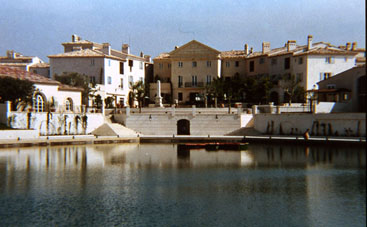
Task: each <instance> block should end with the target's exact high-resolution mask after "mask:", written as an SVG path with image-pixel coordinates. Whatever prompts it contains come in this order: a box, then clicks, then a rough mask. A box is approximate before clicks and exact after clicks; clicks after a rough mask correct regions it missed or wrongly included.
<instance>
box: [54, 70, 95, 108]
mask: <svg viewBox="0 0 367 227" xmlns="http://www.w3.org/2000/svg"><path fill="white" fill-rule="evenodd" d="M55 80H57V81H59V82H61V83H62V84H66V85H70V86H73V87H79V88H83V91H82V103H83V104H84V105H86V106H88V103H89V98H93V97H94V93H95V92H96V90H95V87H96V83H90V82H89V77H88V76H87V75H84V74H79V73H76V72H72V73H63V74H62V75H57V74H55Z"/></svg>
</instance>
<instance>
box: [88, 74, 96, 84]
mask: <svg viewBox="0 0 367 227" xmlns="http://www.w3.org/2000/svg"><path fill="white" fill-rule="evenodd" d="M89 83H92V84H94V83H96V78H95V77H94V76H91V77H89Z"/></svg>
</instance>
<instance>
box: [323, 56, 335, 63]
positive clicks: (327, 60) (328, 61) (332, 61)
mask: <svg viewBox="0 0 367 227" xmlns="http://www.w3.org/2000/svg"><path fill="white" fill-rule="evenodd" d="M325 62H326V63H327V64H333V63H335V58H334V57H326V58H325Z"/></svg>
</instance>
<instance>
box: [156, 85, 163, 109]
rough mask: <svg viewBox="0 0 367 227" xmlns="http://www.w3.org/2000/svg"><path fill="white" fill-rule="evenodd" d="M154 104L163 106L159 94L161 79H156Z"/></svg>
mask: <svg viewBox="0 0 367 227" xmlns="http://www.w3.org/2000/svg"><path fill="white" fill-rule="evenodd" d="M155 106H156V107H163V104H162V96H161V81H160V80H157V96H156V97H155Z"/></svg>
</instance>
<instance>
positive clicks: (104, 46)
mask: <svg viewBox="0 0 367 227" xmlns="http://www.w3.org/2000/svg"><path fill="white" fill-rule="evenodd" d="M102 52H103V53H104V54H106V55H111V46H110V44H109V43H103V44H102Z"/></svg>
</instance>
